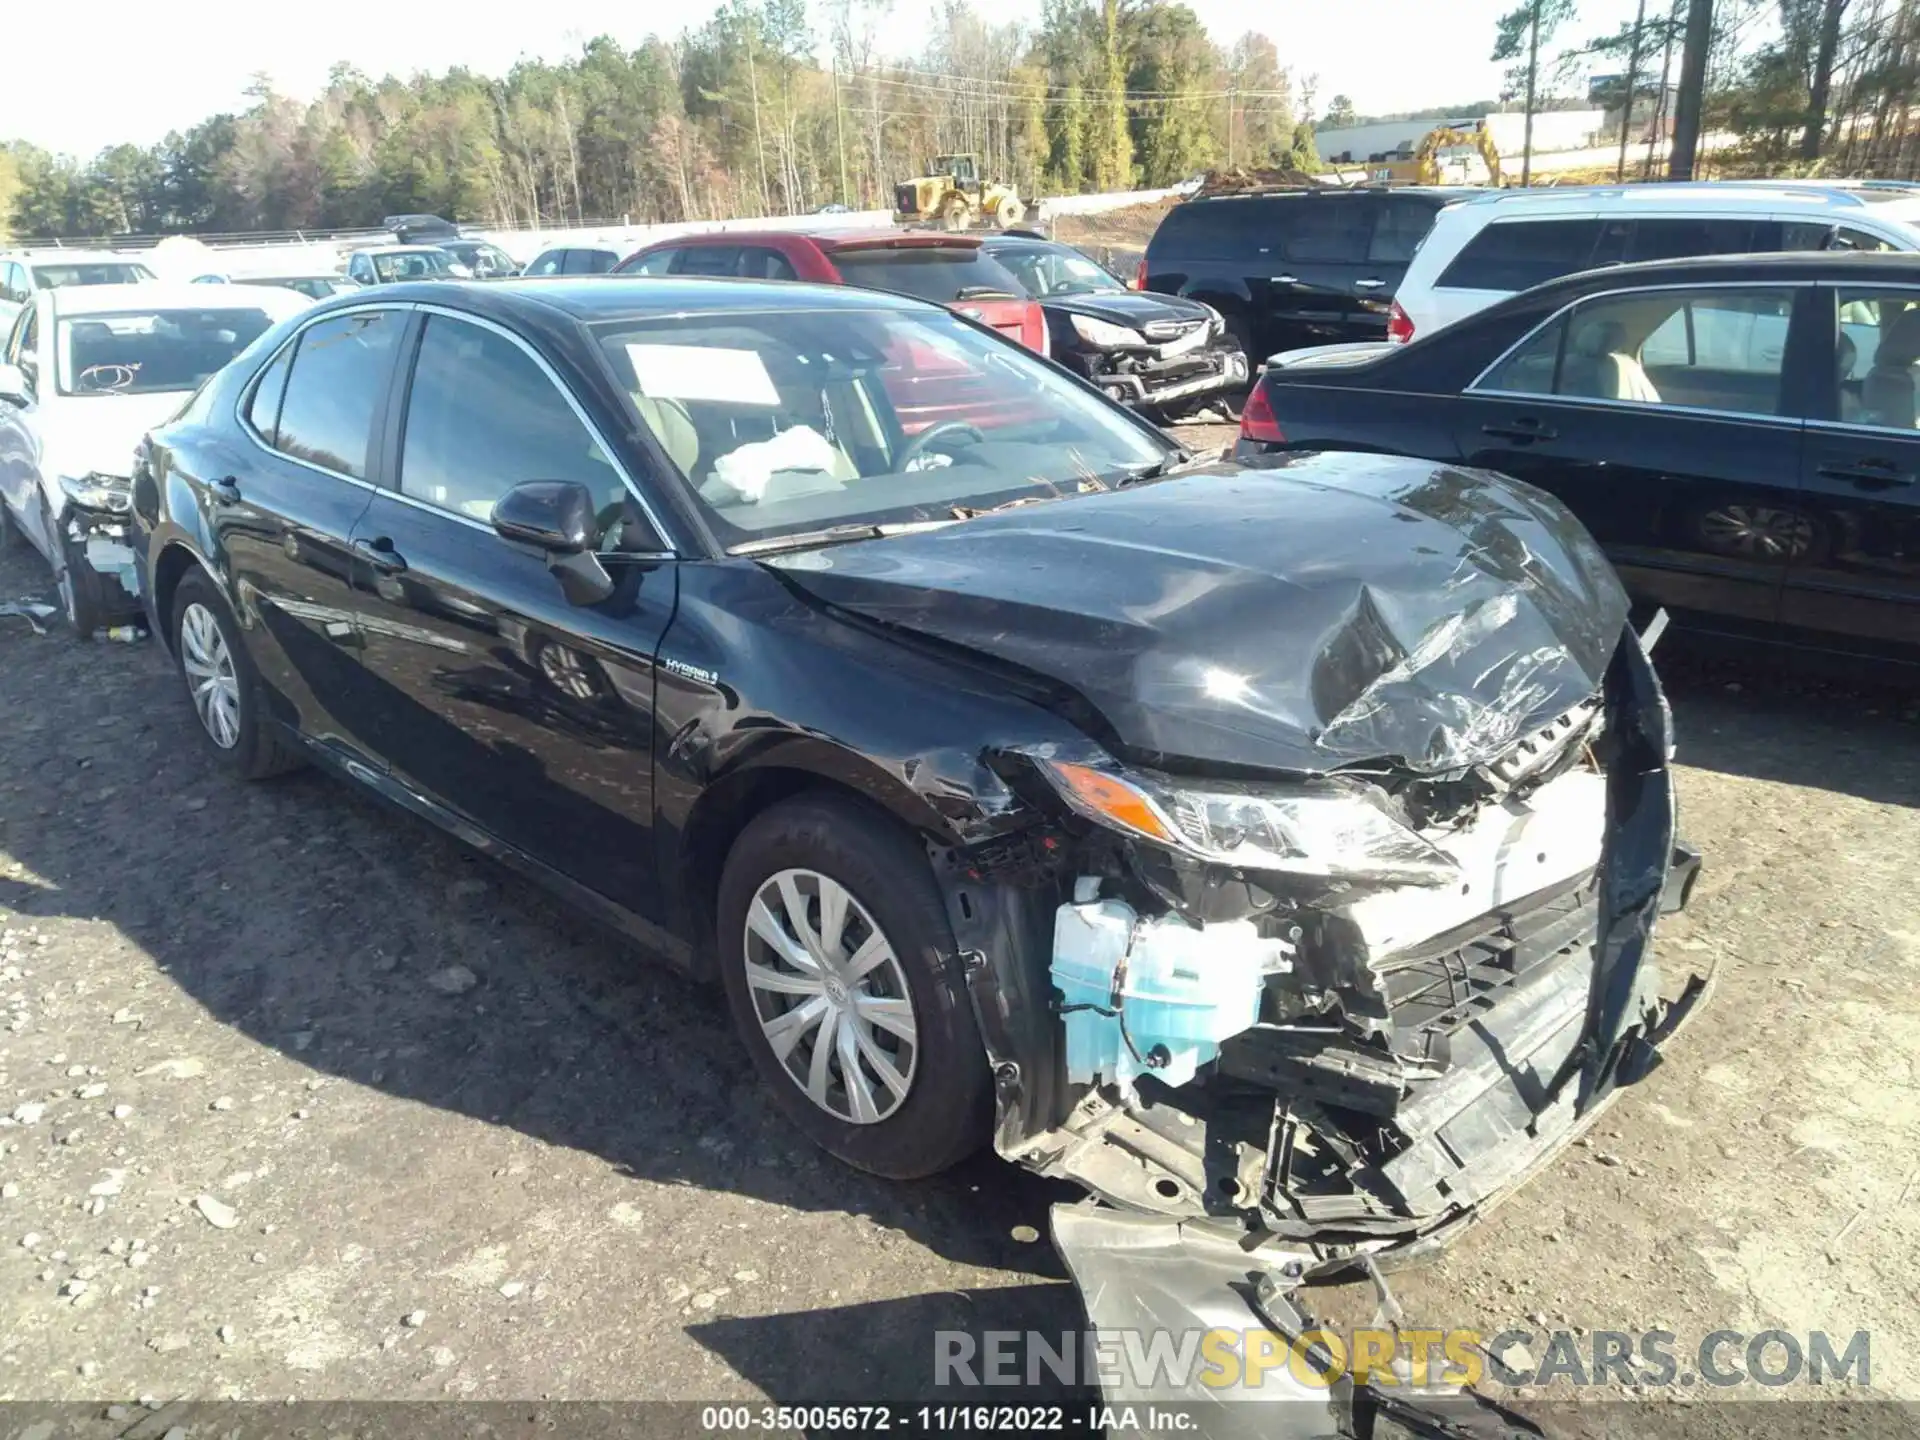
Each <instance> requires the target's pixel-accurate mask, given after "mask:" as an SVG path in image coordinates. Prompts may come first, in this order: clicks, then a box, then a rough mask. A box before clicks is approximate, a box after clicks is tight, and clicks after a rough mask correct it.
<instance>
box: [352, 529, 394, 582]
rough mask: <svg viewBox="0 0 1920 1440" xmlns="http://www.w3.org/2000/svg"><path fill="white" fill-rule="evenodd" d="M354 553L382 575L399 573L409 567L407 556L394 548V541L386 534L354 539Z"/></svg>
mask: <svg viewBox="0 0 1920 1440" xmlns="http://www.w3.org/2000/svg"><path fill="white" fill-rule="evenodd" d="M353 553H354V555H355V556H357V557H358V558H359V559H361V560H364V561H366V562H367V564H369V565H371V566H372V567H373V568H374V569H375V570H377V571H379V572H380V573H381V574H382V575H397V574H399V573H400V572H401V571H402V570H404V569H406V568H407V562H406V560H405V558H404V557H403V556H402V555H401V554H400V552H399V551H398V550H395V549H394V548H393V541H392V540H390V539H389V538H388V537H387V536H385V535H376V536H374V537H373V538H372V539H371V540H356V541H354V542H353Z"/></svg>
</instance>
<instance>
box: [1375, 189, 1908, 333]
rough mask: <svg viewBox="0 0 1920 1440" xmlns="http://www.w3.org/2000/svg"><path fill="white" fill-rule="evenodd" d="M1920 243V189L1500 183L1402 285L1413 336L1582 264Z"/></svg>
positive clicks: (1439, 239)
mask: <svg viewBox="0 0 1920 1440" xmlns="http://www.w3.org/2000/svg"><path fill="white" fill-rule="evenodd" d="M1821 249H1839V250H1905V251H1920V194H1916V193H1915V192H1914V191H1912V190H1908V189H1903V188H1879V187H1868V186H1841V185H1825V186H1822V185H1813V184H1781V185H1761V184H1757V183H1745V182H1742V183H1709V184H1699V185H1594V186H1577V187H1569V188H1566V189H1548V190H1504V191H1493V192H1490V193H1488V194H1486V195H1482V196H1479V197H1476V198H1474V199H1471V200H1463V201H1460V202H1458V203H1456V204H1453V205H1449V206H1447V207H1446V208H1445V209H1444V210H1442V211H1441V212H1440V213H1439V215H1437V216H1436V217H1435V218H1434V222H1433V228H1432V229H1431V230H1429V231H1428V232H1427V236H1426V239H1424V240H1422V241H1421V242H1420V247H1419V249H1418V250H1416V251H1415V252H1414V256H1413V260H1412V261H1411V262H1410V263H1409V264H1408V266H1407V273H1406V276H1405V278H1404V279H1402V280H1401V282H1400V286H1399V289H1398V290H1396V291H1395V293H1394V302H1393V308H1392V310H1391V312H1390V313H1389V317H1388V322H1387V336H1388V338H1389V339H1391V340H1394V341H1398V342H1405V341H1407V340H1411V339H1413V338H1414V337H1416V336H1420V335H1428V334H1431V333H1432V332H1433V331H1435V330H1437V329H1439V328H1440V327H1441V326H1443V325H1451V324H1452V323H1453V322H1454V321H1456V320H1461V319H1464V318H1466V317H1467V316H1469V315H1472V314H1475V313H1476V312H1478V311H1481V310H1484V309H1486V308H1487V307H1488V306H1489V305H1492V304H1494V303H1495V302H1496V301H1499V300H1504V299H1506V297H1507V296H1509V295H1514V294H1517V293H1519V292H1520V291H1522V290H1528V289H1531V288H1532V287H1533V286H1535V285H1541V284H1544V283H1546V282H1547V281H1549V280H1555V279H1558V278H1559V277H1560V276H1562V275H1571V274H1573V273H1574V272H1575V271H1577V270H1596V269H1599V268H1601V267H1603V266H1607V265H1619V264H1625V263H1627V262H1629V261H1633V260H1675V259H1681V258H1684V257H1687V256H1693V255H1740V254H1748V253H1756V252H1763V251H1780V250H1821Z"/></svg>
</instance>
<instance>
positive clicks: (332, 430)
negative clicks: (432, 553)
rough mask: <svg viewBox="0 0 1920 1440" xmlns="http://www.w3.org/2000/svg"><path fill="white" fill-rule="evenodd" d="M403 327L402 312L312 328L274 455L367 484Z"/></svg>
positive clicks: (298, 357) (371, 313) (290, 383)
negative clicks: (375, 423) (376, 422)
mask: <svg viewBox="0 0 1920 1440" xmlns="http://www.w3.org/2000/svg"><path fill="white" fill-rule="evenodd" d="M404 323H405V317H404V316H403V315H402V314H401V313H400V312H398V311H395V310H357V311H355V312H353V313H352V314H350V315H337V316H335V317H333V318H332V319H329V320H322V321H320V322H319V323H318V324H316V325H313V326H311V327H309V328H308V329H307V330H306V331H305V332H304V333H303V334H302V335H301V336H300V347H299V349H298V350H296V351H295V352H294V356H293V369H292V371H291V372H290V373H289V374H288V376H287V391H286V398H285V399H284V400H283V401H281V404H280V424H279V426H278V428H277V430H276V432H275V435H274V446H275V448H276V449H279V450H284V451H285V452H286V453H287V454H289V455H292V456H294V457H296V458H298V459H301V460H305V461H308V462H309V463H311V464H314V465H320V466H323V467H325V468H326V469H328V470H337V471H338V472H339V473H341V474H342V475H352V476H354V477H355V478H357V479H364V478H366V474H367V452H368V450H369V449H370V448H371V445H372V439H373V417H374V416H375V415H377V414H378V413H379V412H380V402H381V400H382V399H383V398H384V397H385V395H386V392H387V380H388V377H389V375H390V374H391V373H392V370H393V355H394V350H395V348H396V347H397V346H398V344H399V340H400V329H401V326H402V325H403V324H404Z"/></svg>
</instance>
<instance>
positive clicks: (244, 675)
mask: <svg viewBox="0 0 1920 1440" xmlns="http://www.w3.org/2000/svg"><path fill="white" fill-rule="evenodd" d="M170 625H171V627H172V629H171V633H172V635H173V654H174V658H175V660H176V661H177V662H178V663H179V666H180V674H181V678H182V679H183V680H184V681H185V682H186V687H187V700H188V703H189V704H191V705H192V706H193V711H194V718H195V720H196V722H197V723H198V724H199V727H200V733H201V734H202V735H203V736H205V737H206V741H207V744H208V745H209V746H210V747H212V749H213V752H214V754H215V755H217V756H219V758H220V761H221V763H222V764H224V765H225V766H227V768H228V769H230V770H232V771H233V772H234V773H235V774H237V775H239V776H240V777H241V778H242V779H245V780H265V779H267V778H268V777H269V776H273V775H280V774H284V773H285V772H287V771H289V770H298V769H299V768H300V767H301V766H303V765H304V764H306V759H305V757H304V756H302V755H301V754H300V752H299V751H298V750H297V749H296V748H295V747H294V744H293V742H292V741H290V740H288V739H286V738H285V737H284V735H283V734H282V733H281V731H280V730H279V728H278V727H277V726H276V725H274V723H273V722H272V721H270V720H268V719H267V718H266V713H267V707H266V704H265V697H264V696H263V694H262V691H263V689H264V687H263V685H262V683H261V680H260V672H259V671H258V670H256V669H255V668H254V664H253V657H252V656H251V655H249V654H248V653H247V647H246V644H245V642H244V641H243V640H242V639H241V636H240V626H239V624H238V622H237V621H235V619H234V618H233V611H232V610H231V609H230V608H229V607H228V605H227V601H226V597H225V596H224V595H222V594H221V593H220V589H219V587H218V586H217V585H215V584H214V583H213V581H212V580H211V579H209V578H208V576H207V574H206V572H205V571H203V570H199V569H194V570H191V571H189V572H188V573H187V574H186V575H185V576H184V577H183V578H182V579H181V581H180V585H179V588H178V589H176V590H175V591H174V592H173V615H172V616H171V618H170Z"/></svg>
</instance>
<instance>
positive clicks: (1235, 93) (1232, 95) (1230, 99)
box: [1227, 85, 1240, 171]
mask: <svg viewBox="0 0 1920 1440" xmlns="http://www.w3.org/2000/svg"><path fill="white" fill-rule="evenodd" d="M1239 95H1240V87H1239V86H1237V85H1233V86H1229V87H1228V88H1227V169H1228V170H1229V171H1231V170H1232V169H1233V106H1234V102H1235V101H1236V100H1237V99H1238V98H1239Z"/></svg>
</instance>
